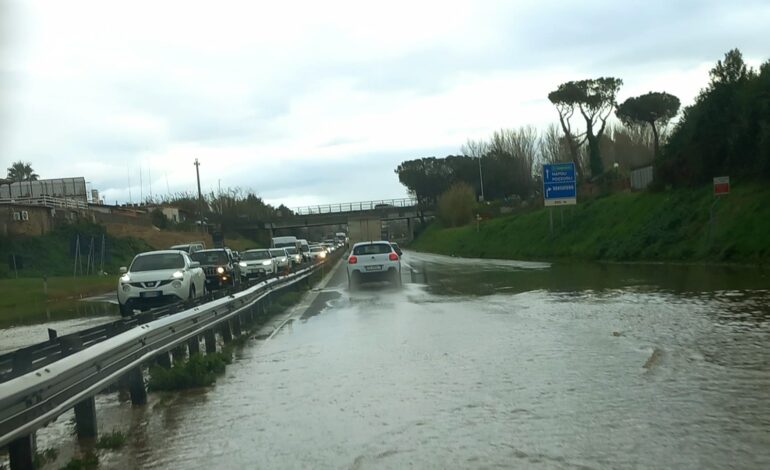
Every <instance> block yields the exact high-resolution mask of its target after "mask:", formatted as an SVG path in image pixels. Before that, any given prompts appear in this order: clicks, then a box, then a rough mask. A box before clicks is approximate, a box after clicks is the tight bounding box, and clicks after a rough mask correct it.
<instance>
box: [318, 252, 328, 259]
mask: <svg viewBox="0 0 770 470" xmlns="http://www.w3.org/2000/svg"><path fill="white" fill-rule="evenodd" d="M318 256H320V257H321V258H326V252H325V251H322V252H321V253H319V254H318Z"/></svg>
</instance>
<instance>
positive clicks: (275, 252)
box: [270, 249, 286, 257]
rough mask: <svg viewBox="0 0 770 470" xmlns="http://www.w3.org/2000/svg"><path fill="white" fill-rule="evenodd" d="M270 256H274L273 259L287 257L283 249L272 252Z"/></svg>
mask: <svg viewBox="0 0 770 470" xmlns="http://www.w3.org/2000/svg"><path fill="white" fill-rule="evenodd" d="M270 254H271V255H273V257H276V256H286V252H285V251H284V250H283V249H280V250H270Z"/></svg>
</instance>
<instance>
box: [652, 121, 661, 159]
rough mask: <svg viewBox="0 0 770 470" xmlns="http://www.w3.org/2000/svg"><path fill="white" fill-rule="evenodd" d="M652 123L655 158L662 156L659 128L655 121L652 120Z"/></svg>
mask: <svg viewBox="0 0 770 470" xmlns="http://www.w3.org/2000/svg"><path fill="white" fill-rule="evenodd" d="M650 125H651V126H652V136H653V139H654V141H653V142H654V152H655V158H656V159H657V158H658V157H659V156H660V142H659V141H658V128H657V127H655V121H650Z"/></svg>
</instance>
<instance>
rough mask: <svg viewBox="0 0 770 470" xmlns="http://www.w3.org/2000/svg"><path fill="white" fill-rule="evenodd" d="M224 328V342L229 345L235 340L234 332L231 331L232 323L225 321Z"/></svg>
mask: <svg viewBox="0 0 770 470" xmlns="http://www.w3.org/2000/svg"><path fill="white" fill-rule="evenodd" d="M221 325H222V326H221V327H220V328H222V340H223V341H224V342H225V344H227V343H229V342H230V341H232V340H233V332H232V331H231V330H230V322H229V321H223V322H222V324H221Z"/></svg>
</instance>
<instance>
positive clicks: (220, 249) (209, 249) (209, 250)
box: [195, 248, 227, 253]
mask: <svg viewBox="0 0 770 470" xmlns="http://www.w3.org/2000/svg"><path fill="white" fill-rule="evenodd" d="M212 251H224V252H227V250H225V249H224V248H207V249H205V250H198V251H196V252H195V253H211V252H212Z"/></svg>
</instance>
